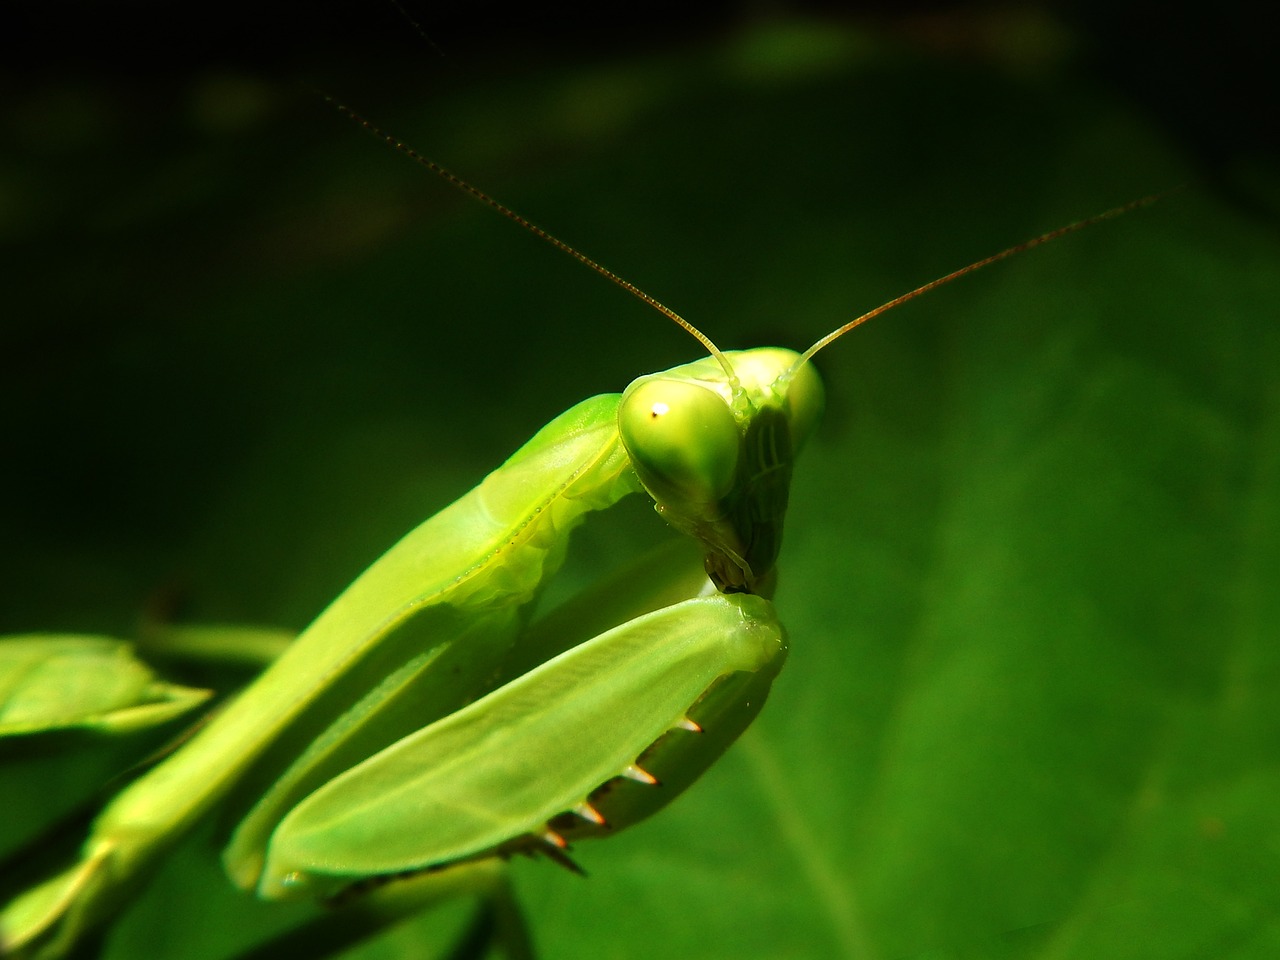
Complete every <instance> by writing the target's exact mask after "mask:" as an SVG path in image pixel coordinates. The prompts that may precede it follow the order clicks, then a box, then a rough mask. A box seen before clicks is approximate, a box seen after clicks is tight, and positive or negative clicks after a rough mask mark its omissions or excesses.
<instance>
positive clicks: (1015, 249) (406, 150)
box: [322, 94, 1182, 391]
mask: <svg viewBox="0 0 1280 960" xmlns="http://www.w3.org/2000/svg"><path fill="white" fill-rule="evenodd" d="M322 96H324V98H325V100H327V101H328V102H329V103H330V104H331V105H332V106H333V107H334V108H335V109H336V110H337V111H338V112H339V113H341V114H343V115H344V116H346V117H347V118H349V119H351V120H353V121H355V122H356V123H358V124H359V125H360V126H362V127H364V128H365V129H366V130H368V131H369V132H370V133H372V134H373V135H374V136H375V137H378V138H379V139H380V140H384V141H385V142H386V143H388V144H389V145H391V146H392V147H394V148H395V149H396V150H398V151H400V152H401V153H403V154H404V155H405V156H407V157H408V158H409V159H410V160H413V161H414V162H416V163H418V164H420V165H421V166H424V167H426V168H427V169H428V170H430V171H431V172H432V173H434V174H436V175H437V176H439V177H440V178H441V179H443V180H445V181H447V182H448V183H451V184H453V186H455V187H457V188H458V189H459V190H461V191H462V192H463V193H466V194H469V195H470V196H472V197H474V198H475V199H477V200H479V201H480V202H481V203H483V204H485V205H486V206H488V207H490V208H492V209H493V210H496V211H497V212H498V213H500V214H502V215H503V216H504V217H506V218H507V219H508V220H511V221H512V222H514V223H516V224H518V225H520V226H521V227H524V229H526V230H528V231H529V232H530V233H532V234H533V235H534V236H535V237H538V238H540V239H542V240H545V241H546V242H547V243H549V244H551V245H552V246H553V247H555V248H556V249H557V250H561V251H563V252H564V253H567V254H568V255H569V256H571V257H573V259H575V260H577V261H578V262H579V263H581V264H584V265H585V266H587V267H590V268H591V269H592V270H594V271H595V272H596V273H598V274H600V276H602V277H604V278H605V279H606V280H609V281H611V282H612V283H615V284H617V285H618V286H619V287H621V288H622V289H623V290H625V291H627V293H629V294H631V295H632V296H633V297H635V298H637V299H638V300H642V301H643V302H644V303H647V304H648V305H649V306H651V307H653V309H655V310H657V311H658V312H659V313H661V314H663V315H664V316H666V317H667V318H668V319H670V320H671V321H672V322H674V323H675V324H676V325H677V326H680V327H683V328H684V329H685V330H686V331H688V333H689V334H690V335H691V336H693V337H694V338H695V339H696V340H697V341H698V342H699V343H701V344H702V345H703V346H704V347H706V349H707V351H708V352H709V353H710V354H711V356H713V357H715V359H716V362H717V363H719V364H720V366H721V367H722V368H723V369H724V372H725V374H726V376H727V377H728V382H729V384H730V386H731V387H732V388H733V389H734V390H735V391H736V390H737V389H738V378H737V376H736V375H735V374H734V371H733V367H732V365H731V364H730V363H729V361H728V359H727V358H726V357H725V355H724V354H723V353H721V352H720V348H719V347H717V346H716V345H715V344H714V343H713V342H712V341H711V338H710V337H708V336H707V335H706V334H705V333H703V332H702V331H701V330H699V329H698V328H697V327H695V326H694V325H693V324H692V323H690V322H689V321H688V320H686V319H685V318H684V317H682V316H680V314H678V313H676V312H675V311H674V310H672V309H671V308H670V307H668V306H667V305H666V304H665V303H663V302H662V301H661V300H658V299H657V298H656V297H653V296H650V295H649V294H647V293H645V292H644V291H643V290H641V289H640V288H639V287H637V286H636V285H635V284H634V283H632V282H631V281H630V280H626V279H624V278H623V277H620V276H618V274H616V273H614V272H613V271H612V270H610V269H609V268H608V267H606V266H604V265H603V264H601V263H597V262H596V261H595V260H592V259H591V258H590V257H588V256H587V255H586V254H585V253H582V252H581V251H579V250H577V249H576V248H574V247H571V246H570V245H569V244H567V243H565V242H564V241H563V240H561V239H560V238H559V237H556V236H554V235H553V234H551V233H548V232H547V231H546V230H544V229H542V228H541V227H540V226H538V225H537V224H536V223H534V222H532V221H531V220H527V219H525V218H524V217H522V216H521V215H520V214H518V213H516V212H515V211H514V210H512V209H511V208H510V207H508V206H506V205H505V204H502V203H500V202H498V201H497V200H495V199H494V198H493V197H491V196H489V195H488V194H487V193H485V192H484V191H483V190H481V189H479V188H478V187H473V186H472V185H471V184H470V183H468V182H467V181H466V180H463V179H462V178H461V177H460V176H458V175H457V174H456V173H454V172H452V171H451V170H448V169H447V168H445V167H442V166H440V164H438V163H436V162H435V161H434V160H432V159H431V158H430V157H427V156H424V155H423V154H421V153H419V152H418V151H417V150H415V149H414V148H413V147H411V146H409V145H408V144H407V143H405V142H404V141H403V140H400V139H399V138H398V137H394V136H392V135H391V134H389V133H387V132H386V131H385V130H383V129H381V128H380V127H378V126H377V125H376V124H374V123H372V122H370V121H369V120H366V119H365V118H364V117H362V116H360V114H358V113H356V112H355V111H354V110H352V109H351V108H350V107H348V106H347V105H346V104H344V103H341V102H340V101H338V100H335V99H334V98H333V97H331V96H329V95H328V94H322ZM1181 189H1182V187H1175V188H1174V189H1173V190H1166V191H1164V192H1162V193H1153V194H1149V195H1148V196H1145V197H1140V198H1138V199H1137V200H1131V201H1129V202H1128V203H1124V204H1121V205H1120V206H1118V207H1112V208H1111V209H1110V210H1104V211H1103V212H1102V213H1099V214H1095V215H1094V216H1092V217H1085V218H1084V219H1083V220H1077V221H1075V222H1074V223H1069V224H1067V225H1066V226H1065V227H1058V228H1057V229H1056V230H1050V231H1049V232H1048V233H1042V234H1040V235H1039V236H1037V237H1032V238H1031V239H1030V240H1024V241H1023V242H1022V243H1017V244H1014V245H1013V246H1012V247H1008V248H1007V249H1004V250H1001V251H1000V252H999V253H993V254H992V255H991V256H989V257H983V258H982V259H981V260H976V261H974V262H973V263H971V264H969V265H968V266H964V267H961V268H960V269H958V270H952V271H951V272H950V273H948V274H946V275H944V276H941V277H938V278H937V279H936V280H930V281H929V282H928V283H925V284H921V285H920V286H918V287H916V288H915V289H914V290H911V291H909V292H907V293H904V294H902V295H901V296H898V297H894V298H893V299H892V300H889V301H886V302H885V303H882V304H880V306H878V307H876V308H875V309H873V310H868V311H867V312H866V313H864V314H862V315H861V316H858V317H855V318H854V319H852V320H850V321H849V322H848V323H846V324H844V325H843V326H839V327H836V329H834V330H832V331H831V332H830V333H828V334H827V335H826V336H824V337H822V338H821V339H820V340H818V341H817V342H816V343H814V344H813V346H811V347H809V349H808V350H806V351H805V352H804V353H802V354H801V355H800V359H799V360H797V361H796V362H795V364H793V365H792V367H791V369H790V370H788V371H787V373H786V374H784V375H783V377H782V380H784V381H785V380H788V379H789V378H790V377H791V376H792V374H794V373H795V372H796V371H797V370H799V369H800V367H802V366H804V365H805V364H806V363H808V362H809V361H810V360H812V359H813V356H814V354H816V353H817V352H818V351H819V350H822V349H823V348H824V347H826V346H828V345H829V344H831V343H834V342H835V341H836V340H838V339H840V338H841V337H843V336H844V335H845V334H846V333H848V332H849V331H850V330H852V329H853V328H854V327H860V326H862V324H864V323H866V322H867V321H868V320H871V319H872V318H874V317H878V316H880V314H882V313H885V312H887V311H889V310H892V309H893V308H894V307H897V306H901V305H902V304H904V303H906V302H907V301H908V300H914V299H915V298H916V297H918V296H920V295H921V294H925V293H928V292H929V291H930V290H933V289H935V288H937V287H941V286H943V285H944V284H947V283H950V282H951V281H952V280H958V279H960V278H961V277H963V276H965V275H966V274H969V273H973V272H974V271H975V270H981V269H982V268H983V267H986V266H990V265H991V264H993V263H997V262H999V261H1001V260H1007V259H1008V258H1009V257H1012V256H1014V255H1015V254H1019V253H1023V252H1024V251H1027V250H1031V249H1032V248H1034V247H1038V246H1041V245H1042V244H1045V243H1048V242H1049V241H1050V240H1057V239H1058V238H1059V237H1063V236H1066V235H1067V234H1068V233H1075V232H1076V231H1077V230H1083V229H1084V228H1085V227H1091V226H1093V225H1094V224H1098V223H1102V222H1103V221H1104V220H1111V219H1113V218H1115V217H1118V216H1120V215H1121V214H1125V213H1128V212H1130V211H1131V210H1137V209H1138V208H1139V207H1146V206H1149V205H1151V204H1153V203H1155V202H1156V201H1157V200H1162V199H1164V198H1165V197H1167V196H1169V195H1170V194H1172V193H1175V192H1177V191H1178V190H1181Z"/></svg>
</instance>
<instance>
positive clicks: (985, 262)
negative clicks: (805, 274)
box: [792, 187, 1182, 370]
mask: <svg viewBox="0 0 1280 960" xmlns="http://www.w3.org/2000/svg"><path fill="white" fill-rule="evenodd" d="M1181 189H1182V187H1175V188H1174V189H1173V190H1166V191H1165V192H1163V193H1153V194H1151V195H1150V196H1146V197H1141V198H1140V199H1137V200H1132V201H1130V202H1129V203H1126V204H1122V205H1121V206H1118V207H1112V208H1111V209H1110V210H1104V211H1103V212H1102V213H1099V214H1096V215H1094V216H1092V217H1086V218H1085V219H1083V220H1077V221H1076V222H1075V223H1069V224H1067V225H1066V226H1065V227H1059V228H1058V229H1056V230H1050V231H1049V232H1048V233H1042V234H1040V236H1038V237H1032V238H1031V239H1030V240H1024V241H1023V242H1022V243H1019V244H1016V245H1015V246H1012V247H1009V248H1008V249H1007V250H1001V251H1000V252H999V253H994V254H992V255H991V256H989V257H984V258H983V259H981V260H978V261H976V262H975V263H971V264H969V265H968V266H967V267H961V268H960V269H959V270H953V271H951V272H950V273H948V274H947V275H946V276H944V277H939V278H938V279H937V280H930V281H929V282H928V283H926V284H923V285H922V286H919V287H916V288H915V289H914V290H912V291H910V292H909V293H904V294H903V295H902V296H900V297H894V298H893V299H892V300H890V301H889V302H888V303H882V304H880V306H878V307H876V308H875V309H874V310H869V311H867V312H866V313H864V314H863V315H862V316H860V317H856V318H855V319H853V320H850V321H849V322H848V323H846V324H845V325H844V326H842V327H837V328H836V329H835V330H832V331H831V332H830V333H828V334H827V335H826V336H825V337H823V338H822V339H821V340H819V341H818V342H817V343H815V344H814V345H813V346H811V347H810V348H809V349H808V350H806V351H805V352H804V353H803V354H801V356H800V359H799V360H797V361H796V362H795V365H794V366H793V367H792V370H798V369H799V368H800V367H801V366H803V365H804V364H805V363H807V362H808V361H809V360H811V359H813V355H814V354H815V353H817V352H818V351H819V350H821V349H822V348H823V347H825V346H827V345H828V344H830V343H831V342H832V341H834V340H838V339H839V338H840V337H843V336H844V335H845V334H846V333H848V332H849V331H850V330H852V329H853V328H854V327H860V326H862V324H864V323H866V322H867V321H868V320H870V319H872V318H873V317H878V316H880V314H882V313H884V312H885V311H887V310H892V309H893V308H894V307H897V306H900V305H901V304H904V303H906V302H907V301H908V300H914V299H915V298H916V297H918V296H920V295H921V294H922V293H928V292H929V291H930V290H933V289H935V288H936V287H940V286H942V285H943V284H944V283H950V282H951V281H952V280H958V279H959V278H960V277H963V276H964V275H965V274H967V273H973V271H975V270H981V269H982V268H983V267H986V266H990V265H991V264H993V263H996V262H998V261H1000V260H1007V259H1008V258H1009V257H1012V256H1013V255H1014V254H1018V253H1022V252H1024V251H1026V250H1030V249H1032V248H1033V247H1038V246H1040V245H1041V244H1044V243H1048V242H1049V241H1050V240H1057V239H1058V238H1059V237H1062V236H1065V235H1066V234H1068V233H1075V232H1076V231H1077V230H1083V229H1084V228H1085V227H1091V226H1093V225H1094V224H1096V223H1101V222H1102V221H1104V220H1110V219H1112V218H1113V217H1118V216H1120V215H1121V214H1124V213H1128V212H1129V211H1131V210H1136V209H1138V208H1139V207H1145V206H1148V205H1150V204H1153V203H1155V202H1156V201H1157V200H1162V199H1164V198H1165V197H1167V196H1169V195H1170V194H1172V193H1176V192H1177V191H1178V190H1181Z"/></svg>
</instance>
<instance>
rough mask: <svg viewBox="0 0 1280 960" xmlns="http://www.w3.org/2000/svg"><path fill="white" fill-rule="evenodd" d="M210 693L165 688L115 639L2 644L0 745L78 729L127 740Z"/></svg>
mask: <svg viewBox="0 0 1280 960" xmlns="http://www.w3.org/2000/svg"><path fill="white" fill-rule="evenodd" d="M211 693H212V691H210V690H199V689H196V688H194V687H183V686H180V685H178V684H173V683H166V682H165V681H163V680H161V679H160V678H159V677H157V676H156V674H155V672H154V671H153V670H152V669H151V668H150V667H149V666H147V664H145V663H143V662H142V661H141V660H139V659H138V658H137V657H135V656H134V653H133V645H132V644H131V643H129V642H128V641H125V640H115V639H112V638H110V637H95V636H79V635H61V634H27V635H21V636H8V637H0V737H12V736H17V735H20V734H32V733H45V732H48V731H52V730H67V729H72V728H81V729H85V730H93V731H96V732H98V733H130V732H132V731H134V730H140V729H144V728H146V727H152V726H156V725H158V724H161V723H165V722H167V721H169V720H172V719H173V718H175V717H178V716H181V715H182V714H184V713H186V712H188V711H190V710H192V709H194V708H195V707H197V706H199V705H200V704H202V703H204V702H205V701H206V700H207V699H208V698H209V696H210V694H211Z"/></svg>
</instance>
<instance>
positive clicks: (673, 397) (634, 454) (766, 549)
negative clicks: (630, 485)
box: [618, 347, 824, 593]
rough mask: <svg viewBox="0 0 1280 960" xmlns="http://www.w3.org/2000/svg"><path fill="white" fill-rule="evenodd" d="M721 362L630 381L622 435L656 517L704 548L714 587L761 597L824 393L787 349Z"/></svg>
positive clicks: (731, 355) (709, 360)
mask: <svg viewBox="0 0 1280 960" xmlns="http://www.w3.org/2000/svg"><path fill="white" fill-rule="evenodd" d="M723 357H724V360H725V363H724V364H722V363H721V362H720V361H719V360H717V359H716V358H714V357H706V358H704V359H702V360H698V361H695V362H694V363H689V364H685V365H684V366H680V367H676V368H674V369H672V370H668V371H665V372H663V373H657V374H652V375H650V376H647V377H641V378H640V379H638V380H636V381H634V382H633V383H632V384H631V386H629V387H628V388H627V389H626V391H625V392H624V393H623V395H622V403H621V404H620V405H619V407H618V432H619V434H620V435H621V437H622V442H623V445H624V446H625V447H626V448H627V453H628V454H629V455H630V457H631V463H632V466H633V467H634V468H635V471H636V474H637V476H639V478H640V482H641V483H642V484H644V487H645V489H646V490H647V491H648V492H649V495H650V496H652V497H653V499H654V503H655V505H656V509H657V511H658V513H659V514H661V515H662V517H663V518H664V519H666V521H667V522H668V523H669V524H671V526H673V527H675V528H676V529H677V530H680V531H681V532H683V533H687V534H688V535H690V536H692V537H694V538H695V539H697V540H698V541H699V542H700V543H702V544H703V545H704V547H705V549H706V560H705V562H706V568H707V574H708V576H710V577H711V580H712V582H713V583H714V584H715V585H716V587H717V588H718V589H719V590H721V591H722V592H725V593H757V592H759V588H760V584H761V581H762V580H763V578H764V577H766V576H767V575H768V574H769V573H770V572H771V571H772V570H773V566H774V563H775V562H776V561H777V558H778V551H779V549H780V548H781V545H782V522H783V518H784V517H785V515H786V511H787V493H788V490H789V489H790V486H791V465H792V462H793V461H794V459H795V456H796V454H797V453H798V452H799V450H800V447H801V446H802V445H803V444H804V442H805V440H807V439H808V437H809V435H810V434H811V433H812V432H813V428H814V427H815V426H816V424H817V422H818V418H819V417H820V416H821V414H822V407H823V398H824V391H823V387H822V381H821V380H820V379H819V377H818V374H817V373H816V372H815V371H814V369H813V367H812V365H810V364H809V363H807V362H803V361H801V358H800V354H798V353H796V352H795V351H793V350H786V349H783V348H780V347H765V348H760V349H756V350H738V351H730V352H727V353H724V354H723Z"/></svg>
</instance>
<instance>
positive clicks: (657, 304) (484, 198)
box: [323, 94, 738, 384]
mask: <svg viewBox="0 0 1280 960" xmlns="http://www.w3.org/2000/svg"><path fill="white" fill-rule="evenodd" d="M323 96H324V98H325V100H327V101H329V103H330V104H331V105H332V106H333V107H334V109H336V110H337V111H338V112H339V113H341V114H343V115H344V116H346V117H348V118H349V119H351V120H354V121H355V122H356V123H358V124H359V125H360V126H362V127H364V128H365V129H366V130H368V131H369V132H370V133H371V134H373V135H374V136H375V137H378V138H379V139H380V140H383V141H384V142H386V143H388V144H389V145H391V146H392V147H394V148H395V149H396V150H399V151H400V152H401V153H403V154H404V155H405V156H407V157H408V158H409V159H410V160H413V161H414V162H415V163H417V164H420V165H421V166H424V167H426V168H427V169H428V170H430V171H431V172H432V173H434V174H436V175H437V176H438V177H440V178H441V179H443V180H446V181H448V182H449V183H451V184H453V185H454V186H455V187H457V188H458V189H459V190H461V191H462V192H463V193H466V194H468V195H470V196H472V197H474V198H475V199H476V200H479V201H480V202H481V203H483V204H485V205H486V206H488V207H490V208H492V209H494V210H496V211H498V213H500V214H502V215H503V216H504V217H506V218H507V219H508V220H510V221H512V222H513V223H516V224H519V225H520V226H522V227H524V228H525V229H526V230H528V231H529V232H530V233H532V234H533V235H534V236H535V237H538V238H539V239H541V240H545V241H546V242H547V243H549V244H551V245H552V246H553V247H555V248H556V249H557V250H560V251H562V252H564V253H567V254H568V255H569V256H571V257H573V259H575V260H577V261H578V262H579V263H581V264H583V265H585V266H587V267H590V268H591V269H592V270H594V271H595V272H596V273H598V274H600V276H602V277H604V278H605V279H606V280H609V281H611V282H613V283H615V284H617V285H618V286H620V287H621V288H622V289H623V290H625V291H627V293H629V294H631V295H632V296H633V297H635V298H636V299H638V300H641V301H643V302H644V303H647V304H648V305H649V306H651V307H653V309H655V310H657V311H658V312H659V313H661V314H662V315H663V316H665V317H667V318H668V319H670V320H671V321H673V322H674V323H675V324H676V325H677V326H680V327H683V328H684V329H685V330H687V331H688V332H689V333H690V334H691V335H692V336H693V337H694V338H695V339H696V340H697V341H698V342H699V343H701V344H702V345H703V346H704V347H706V348H707V351H708V352H709V353H710V354H711V355H712V356H713V357H715V358H716V361H717V362H718V363H719V364H720V366H721V367H723V368H724V372H725V374H726V375H727V376H728V378H729V382H730V383H731V384H736V383H737V382H738V381H737V377H736V376H735V374H734V372H733V367H732V366H730V364H729V361H728V360H727V359H726V358H725V355H724V354H723V353H721V352H720V348H719V347H717V346H716V345H715V344H714V343H712V342H711V338H710V337H708V336H707V335H706V334H705V333H703V332H702V331H701V330H699V329H698V328H697V327H695V326H694V325H693V324H692V323H690V322H689V321H688V320H686V319H685V318H684V317H682V316H680V314H678V313H676V312H675V311H674V310H672V309H671V308H670V307H668V306H667V305H666V304H665V303H663V302H662V301H660V300H658V299H657V298H656V297H652V296H650V295H649V294H647V293H645V292H644V291H643V290H641V289H640V288H639V287H637V286H636V285H635V284H634V283H632V282H631V281H630V280H624V279H623V278H622V277H620V276H618V275H617V274H616V273H614V272H613V271H612V270H610V269H609V268H608V267H606V266H603V265H602V264H599V263H597V262H596V261H594V260H592V259H591V258H590V257H588V256H587V255H586V254H585V253H581V252H579V251H578V250H577V249H575V248H574V247H571V246H569V244H567V243H565V242H564V241H563V240H561V239H560V238H559V237H556V236H553V235H552V234H550V233H548V232H547V231H546V230H543V229H542V228H541V227H540V226H538V225H537V224H536V223H533V222H532V221H530V220H526V219H525V218H524V217H522V216H520V214H518V213H516V212H515V211H514V210H512V209H511V208H510V207H508V206H506V205H504V204H502V203H499V202H498V201H497V200H495V199H493V197H491V196H489V195H488V194H487V193H485V192H484V191H483V190H481V189H479V188H478V187H473V186H472V185H471V184H469V183H468V182H467V181H466V180H463V179H462V178H461V177H460V176H458V175H457V174H456V173H454V172H453V171H451V170H448V169H446V168H444V167H442V166H440V164H438V163H436V162H435V161H434V160H432V159H431V158H430V157H427V156H424V155H423V154H421V153H419V152H418V151H417V150H415V149H413V147H411V146H409V145H408V144H407V143H405V142H404V141H403V140H400V139H399V138H397V137H393V136H392V135H391V134H389V133H387V132H386V131H384V130H382V129H381V128H380V127H378V126H376V125H375V124H373V123H372V122H370V121H368V120H366V119H365V118H364V117H362V116H360V114H358V113H356V112H355V111H354V110H352V109H351V108H350V107H348V106H347V105H346V104H344V103H342V102H340V101H338V100H335V99H334V98H333V97H331V96H329V95H328V94H324V95H323Z"/></svg>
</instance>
